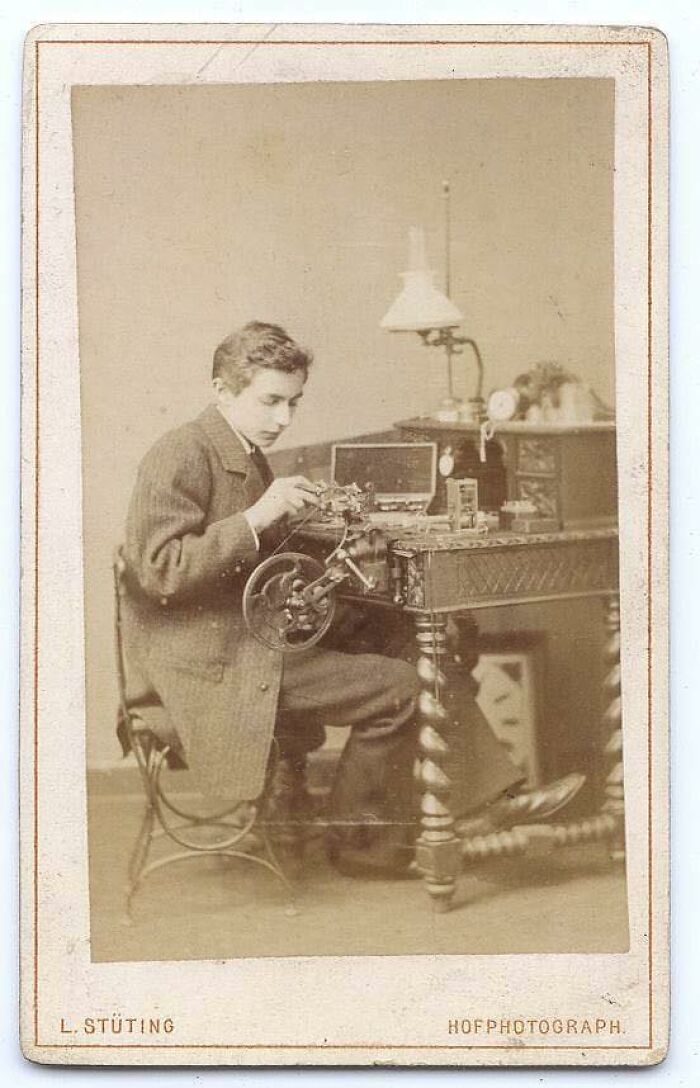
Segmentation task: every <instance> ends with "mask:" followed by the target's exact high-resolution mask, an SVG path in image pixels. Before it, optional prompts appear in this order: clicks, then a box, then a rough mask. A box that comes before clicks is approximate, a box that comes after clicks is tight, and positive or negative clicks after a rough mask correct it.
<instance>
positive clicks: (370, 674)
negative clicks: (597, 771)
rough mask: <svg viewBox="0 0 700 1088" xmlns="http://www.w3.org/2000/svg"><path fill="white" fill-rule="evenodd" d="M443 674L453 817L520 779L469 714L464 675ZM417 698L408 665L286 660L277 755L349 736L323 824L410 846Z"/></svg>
mask: <svg viewBox="0 0 700 1088" xmlns="http://www.w3.org/2000/svg"><path fill="white" fill-rule="evenodd" d="M451 672H452V673H453V675H452V676H451V677H450V681H451V683H450V695H449V698H448V700H447V705H448V710H449V711H450V713H449V726H448V730H447V733H448V741H449V745H450V764H449V774H450V778H451V780H452V784H453V790H452V805H453V810H454V812H455V814H456V815H461V814H463V813H465V812H468V811H470V810H473V809H477V808H480V807H481V806H482V805H484V804H485V803H487V802H488V801H489V800H492V799H493V798H495V797H496V796H498V795H499V794H501V793H503V792H504V791H505V790H506V789H508V788H509V787H511V786H513V785H514V784H515V783H516V782H518V781H519V780H520V779H521V778H522V775H521V774H520V773H519V772H518V771H517V770H516V768H515V767H514V765H513V764H512V762H511V761H510V759H509V758H508V755H507V753H506V751H505V749H504V748H503V746H502V745H501V744H500V743H499V742H498V741H497V740H496V738H495V736H494V734H493V733H492V731H491V729H490V728H489V726H488V724H487V722H486V720H485V718H484V717H483V715H482V713H481V711H480V710H479V708H478V706H477V705H476V703H475V701H474V697H473V693H472V689H471V688H472V686H471V680H470V677H468V676H464V675H463V674H464V669H462V670H461V674H462V675H460V673H459V671H457V674H456V675H454V673H455V670H451ZM418 691H419V684H418V678H417V674H416V670H415V667H414V665H413V664H411V663H410V662H407V661H405V660H402V659H400V658H394V657H389V656H386V655H383V654H371V653H341V652H338V651H334V650H331V649H326V648H314V649H313V650H310V651H308V652H305V653H302V654H299V655H294V656H292V655H290V656H288V657H287V658H285V661H284V666H283V673H282V687H281V690H280V701H279V714H278V724H277V732H276V735H277V741H278V744H279V751H280V754H281V755H285V756H287V755H294V754H295V753H297V752H300V751H303V750H304V749H306V750H309V749H311V748H315V747H318V746H319V745H320V744H321V743H322V742H323V736H324V729H325V728H327V727H330V728H332V727H333V726H348V725H349V726H351V727H352V729H351V733H350V737H349V739H348V741H347V743H346V745H345V748H344V750H343V753H342V755H341V757H340V760H339V763H338V767H337V770H336V775H335V781H334V785H333V791H332V797H331V818H332V820H333V822H334V824H336V825H337V826H338V827H339V828H342V827H346V828H353V827H355V828H364V829H366V828H367V827H371V826H372V825H375V826H381V827H383V828H384V829H385V831H384V834H385V835H387V836H388V837H389V838H393V839H396V840H397V841H406V838H407V837H408V838H414V837H415V833H416V829H417V826H418V811H419V809H418V796H419V795H418V788H417V785H416V782H415V778H414V774H413V770H414V764H415V760H416V757H417V756H418V737H417V729H418V723H417V721H416V696H417V694H418ZM350 837H352V836H350ZM365 838H366V832H365Z"/></svg>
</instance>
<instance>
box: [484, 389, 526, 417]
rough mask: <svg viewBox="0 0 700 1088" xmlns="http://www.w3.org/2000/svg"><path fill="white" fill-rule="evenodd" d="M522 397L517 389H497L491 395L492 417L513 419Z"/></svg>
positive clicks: (489, 407) (490, 410) (489, 404)
mask: <svg viewBox="0 0 700 1088" xmlns="http://www.w3.org/2000/svg"><path fill="white" fill-rule="evenodd" d="M519 401H520V398H519V396H518V393H517V391H516V390H515V389H496V390H495V392H493V393H492V394H491V396H490V397H489V403H488V413H489V418H490V419H500V420H505V419H512V418H513V416H514V415H515V413H516V412H517V410H518V404H519Z"/></svg>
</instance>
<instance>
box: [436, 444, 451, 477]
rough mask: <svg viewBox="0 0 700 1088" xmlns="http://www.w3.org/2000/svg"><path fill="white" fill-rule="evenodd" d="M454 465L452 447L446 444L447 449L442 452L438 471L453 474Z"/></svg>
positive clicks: (446, 474) (443, 474) (444, 474)
mask: <svg viewBox="0 0 700 1088" xmlns="http://www.w3.org/2000/svg"><path fill="white" fill-rule="evenodd" d="M454 467H455V459H454V454H453V453H452V447H451V446H445V449H444V450H443V451H442V453H441V454H440V460H439V461H438V471H439V473H440V475H441V476H451V475H452V470H453V469H454Z"/></svg>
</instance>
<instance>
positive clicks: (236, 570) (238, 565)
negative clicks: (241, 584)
mask: <svg viewBox="0 0 700 1088" xmlns="http://www.w3.org/2000/svg"><path fill="white" fill-rule="evenodd" d="M233 569H234V571H235V573H236V574H240V573H241V571H242V570H243V567H242V565H241V564H240V563H236V565H235V567H234V568H233Z"/></svg>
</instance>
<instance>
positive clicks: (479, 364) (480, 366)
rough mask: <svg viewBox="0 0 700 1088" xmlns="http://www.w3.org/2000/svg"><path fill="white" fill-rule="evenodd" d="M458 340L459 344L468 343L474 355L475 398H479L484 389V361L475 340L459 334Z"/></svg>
mask: <svg viewBox="0 0 700 1088" xmlns="http://www.w3.org/2000/svg"><path fill="white" fill-rule="evenodd" d="M459 342H460V343H461V344H469V346H470V348H471V349H472V351H473V352H474V355H475V356H476V369H477V375H478V377H477V382H476V399H477V400H481V399H482V396H483V390H484V361H483V359H482V358H481V352H480V351H479V345H478V344H477V342H476V340H472V339H470V338H469V337H468V336H464V337H462V336H460V338H459Z"/></svg>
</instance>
